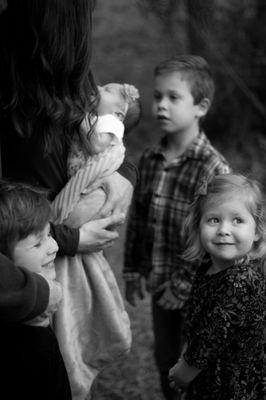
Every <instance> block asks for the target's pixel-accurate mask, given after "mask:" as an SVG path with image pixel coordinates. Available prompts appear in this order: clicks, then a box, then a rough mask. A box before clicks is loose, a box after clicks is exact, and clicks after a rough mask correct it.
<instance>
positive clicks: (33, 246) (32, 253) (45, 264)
mask: <svg viewBox="0 0 266 400" xmlns="http://www.w3.org/2000/svg"><path fill="white" fill-rule="evenodd" d="M57 251H58V245H57V243H56V241H55V240H54V239H53V237H52V236H51V235H50V225H49V224H47V225H46V227H45V228H44V229H43V230H42V231H40V232H39V233H32V234H30V235H29V236H27V237H26V238H25V239H22V240H19V241H18V242H16V244H15V245H14V248H13V251H11V259H12V260H13V262H14V264H15V265H17V266H20V267H24V268H27V269H28V270H30V271H32V272H36V273H38V272H43V268H50V267H51V268H52V267H53V266H54V265H53V264H54V260H55V256H56V253H57Z"/></svg>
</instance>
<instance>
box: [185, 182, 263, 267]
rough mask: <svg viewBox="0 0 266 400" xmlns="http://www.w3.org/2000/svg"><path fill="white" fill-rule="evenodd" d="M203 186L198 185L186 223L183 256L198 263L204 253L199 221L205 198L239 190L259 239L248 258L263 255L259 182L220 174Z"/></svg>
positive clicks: (261, 207) (261, 197)
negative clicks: (253, 221) (254, 224)
mask: <svg viewBox="0 0 266 400" xmlns="http://www.w3.org/2000/svg"><path fill="white" fill-rule="evenodd" d="M203 186H204V190H202V188H200V189H199V193H198V194H196V196H195V200H194V202H193V204H192V206H191V208H190V212H189V214H188V216H187V219H186V222H185V232H186V237H187V243H186V251H185V254H184V257H185V258H186V259H187V260H189V261H199V262H200V261H201V260H202V259H203V257H204V256H205V253H206V252H205V249H204V248H203V246H202V244H201V241H200V221H201V216H202V209H203V206H204V204H205V202H206V199H207V197H209V196H212V195H216V196H217V195H218V196H219V195H220V196H222V195H224V194H227V193H228V195H229V196H231V195H232V193H238V194H239V193H240V194H241V195H242V198H243V201H245V203H246V206H247V208H248V210H249V212H250V214H251V215H252V216H253V218H254V220H255V223H256V230H257V233H258V234H259V240H258V241H257V242H255V243H254V246H253V249H252V250H251V252H250V258H252V259H256V258H260V257H265V253H266V248H265V239H266V231H265V227H266V221H265V208H264V201H263V195H262V192H261V190H260V187H259V185H258V183H257V182H256V181H254V180H251V179H249V178H247V177H245V176H243V175H240V174H221V175H217V176H215V177H213V178H212V180H211V181H210V182H205V183H204V185H203Z"/></svg>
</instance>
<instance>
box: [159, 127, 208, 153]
mask: <svg viewBox="0 0 266 400" xmlns="http://www.w3.org/2000/svg"><path fill="white" fill-rule="evenodd" d="M166 140H167V139H166V137H165V136H164V137H163V138H162V140H161V141H160V143H159V144H158V145H157V146H155V147H154V148H153V150H152V151H151V153H152V155H154V156H163V148H164V146H165V144H166ZM209 144H210V142H209V140H208V139H207V137H206V135H205V133H204V132H203V131H200V132H199V134H198V136H197V137H196V139H195V140H193V142H192V143H191V145H190V146H189V147H188V148H187V150H186V151H185V152H184V153H183V154H182V155H181V156H180V157H178V158H182V159H185V158H191V159H201V158H204V155H205V154H206V152H207V150H206V148H207V147H208V145H209Z"/></svg>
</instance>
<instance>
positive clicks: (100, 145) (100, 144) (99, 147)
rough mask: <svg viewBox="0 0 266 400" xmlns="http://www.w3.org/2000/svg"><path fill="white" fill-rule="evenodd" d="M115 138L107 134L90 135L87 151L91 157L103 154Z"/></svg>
mask: <svg viewBox="0 0 266 400" xmlns="http://www.w3.org/2000/svg"><path fill="white" fill-rule="evenodd" d="M114 138H115V136H114V135H113V134H112V133H109V132H101V133H98V132H96V131H94V132H92V133H91V134H90V138H89V142H90V146H89V151H90V154H91V155H94V154H99V153H103V152H104V151H105V150H106V149H107V148H108V147H109V146H110V145H111V144H112V142H113V141H114Z"/></svg>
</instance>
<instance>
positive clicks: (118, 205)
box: [98, 172, 133, 218]
mask: <svg viewBox="0 0 266 400" xmlns="http://www.w3.org/2000/svg"><path fill="white" fill-rule="evenodd" d="M98 187H99V186H98ZM101 188H102V189H103V190H104V192H105V194H106V197H107V198H106V202H105V203H104V205H103V207H102V209H101V210H100V213H99V215H100V217H102V218H104V217H107V216H109V215H111V214H118V213H124V214H126V212H127V210H128V207H129V205H130V202H131V199H132V194H133V186H132V185H131V183H130V182H129V181H128V180H127V179H126V178H124V177H123V176H122V175H120V174H119V173H118V172H114V173H113V174H112V175H110V176H108V177H105V178H103V180H102V181H101Z"/></svg>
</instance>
